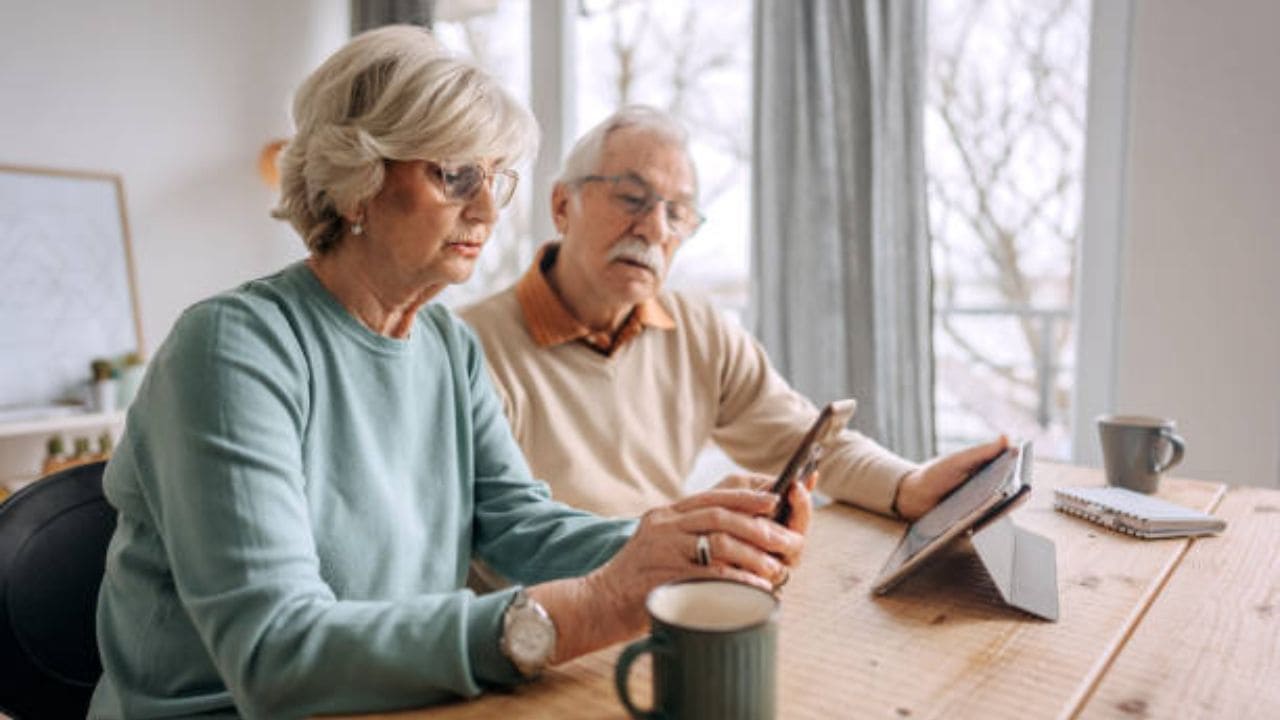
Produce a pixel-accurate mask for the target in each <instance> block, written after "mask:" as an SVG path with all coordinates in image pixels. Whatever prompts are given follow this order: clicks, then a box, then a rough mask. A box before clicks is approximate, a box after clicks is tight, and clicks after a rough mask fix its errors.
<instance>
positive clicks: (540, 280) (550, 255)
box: [516, 243, 676, 355]
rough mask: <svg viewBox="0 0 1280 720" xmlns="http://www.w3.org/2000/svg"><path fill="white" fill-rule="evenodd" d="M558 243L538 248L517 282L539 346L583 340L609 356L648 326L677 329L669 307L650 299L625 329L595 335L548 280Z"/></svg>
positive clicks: (519, 299) (638, 307)
mask: <svg viewBox="0 0 1280 720" xmlns="http://www.w3.org/2000/svg"><path fill="white" fill-rule="evenodd" d="M559 251H560V245H559V243H547V244H546V245H543V246H542V247H541V248H539V249H538V254H537V256H536V257H535V258H534V259H533V264H531V265H530V266H529V269H528V270H526V271H525V273H524V275H523V276H522V277H521V278H520V280H519V282H517V283H516V301H517V302H519V303H520V310H521V313H522V314H523V315H524V323H525V326H526V327H527V328H528V329H529V335H530V336H531V337H532V338H533V342H534V344H535V345H537V346H538V347H552V346H554V345H561V344H564V343H567V342H573V341H575V340H582V341H584V342H586V343H587V344H588V345H590V346H591V347H592V348H594V349H596V350H598V351H600V352H603V353H604V354H606V355H610V354H612V353H613V352H615V351H616V350H617V349H618V348H619V347H622V345H624V344H625V343H626V342H628V341H630V340H631V339H633V338H634V337H636V336H637V335H639V334H640V331H641V330H643V329H644V328H646V327H651V328H655V329H660V330H671V329H674V328H675V326H676V323H675V320H673V319H672V318H671V315H670V313H668V312H667V310H666V308H664V307H662V304H661V303H659V302H658V301H657V300H656V299H654V298H650V299H648V300H645V301H644V302H642V303H640V304H638V305H636V307H635V309H634V310H632V312H631V315H630V316H629V317H628V318H627V321H626V322H625V323H623V326H622V328H620V329H619V331H618V332H617V333H616V334H615V335H614V336H613V337H612V338H610V337H608V336H607V334H606V333H598V332H592V331H591V328H589V327H587V326H586V325H585V324H583V323H582V322H581V321H579V320H578V319H577V318H575V317H574V316H573V314H572V313H571V312H569V308H567V307H565V304H564V301H563V300H561V299H560V295H559V294H557V293H556V291H555V289H554V288H552V287H551V283H550V282H548V281H547V276H546V272H547V271H549V270H550V269H551V267H552V266H553V265H555V262H556V254H557V253H559Z"/></svg>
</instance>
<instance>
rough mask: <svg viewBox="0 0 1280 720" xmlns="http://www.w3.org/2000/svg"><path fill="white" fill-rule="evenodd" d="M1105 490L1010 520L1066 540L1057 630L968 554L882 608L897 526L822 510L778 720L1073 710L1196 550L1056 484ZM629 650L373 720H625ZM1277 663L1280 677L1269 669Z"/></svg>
mask: <svg viewBox="0 0 1280 720" xmlns="http://www.w3.org/2000/svg"><path fill="white" fill-rule="evenodd" d="M1101 483H1102V477H1101V474H1100V473H1099V472H1098V471H1096V470H1090V469H1084V468H1076V467H1071V466H1067V465H1058V464H1052V463H1038V464H1037V465H1036V467H1035V473H1034V476H1033V484H1034V486H1035V490H1034V491H1033V493H1032V495H1031V499H1030V501H1029V502H1027V503H1026V504H1025V505H1024V506H1023V507H1021V508H1020V509H1018V510H1017V511H1015V513H1014V515H1013V517H1014V520H1015V522H1017V523H1018V524H1019V525H1021V526H1023V527H1025V528H1027V529H1029V530H1032V531H1034V532H1038V533H1040V534H1042V535H1044V536H1046V537H1048V538H1050V539H1052V540H1053V541H1054V543H1055V544H1056V547H1057V564H1058V585H1059V592H1060V601H1061V618H1060V620H1059V621H1058V622H1056V623H1052V622H1047V621H1044V620H1040V619H1037V618H1034V617H1032V616H1030V615H1026V614H1024V613H1022V612H1020V611H1017V610H1014V609H1011V608H1008V607H1006V606H1004V605H1002V604H1001V603H1000V601H999V599H998V598H999V596H998V595H997V594H996V591H995V588H994V586H992V585H991V583H990V581H988V580H986V579H985V576H984V575H982V574H981V573H980V572H979V571H978V569H977V565H976V561H975V560H974V559H973V556H972V555H971V554H967V553H966V552H964V550H963V547H959V548H957V549H955V550H954V551H953V552H951V553H949V554H948V557H947V558H946V559H939V560H938V561H937V562H934V563H931V564H928V565H926V566H924V567H922V568H921V569H920V571H919V572H918V573H917V574H915V575H914V576H912V577H910V578H908V579H907V580H906V581H904V582H903V583H902V584H901V585H899V586H898V587H897V588H895V589H894V590H893V592H891V593H890V594H889V595H888V596H884V597H878V596H873V595H871V593H870V588H871V584H872V581H873V580H874V579H875V577H876V575H877V574H878V573H879V570H880V568H881V566H882V565H883V563H884V561H885V558H887V557H888V555H889V553H890V551H891V550H892V549H893V546H894V545H895V544H896V543H897V540H898V537H899V536H900V535H901V533H902V525H901V524H900V523H898V522H895V521H893V520H889V519H887V518H883V517H880V516H877V515H873V514H870V513H867V512H863V511H861V510H857V509H855V508H852V507H848V506H844V505H836V504H833V505H831V506H829V507H826V508H823V509H822V510H820V511H818V512H817V513H816V515H815V520H814V524H813V527H812V529H811V531H810V538H809V544H808V547H807V549H806V552H805V558H804V561H803V563H802V565H801V566H800V567H799V568H797V569H796V571H795V572H794V573H793V575H792V579H791V582H790V583H789V585H788V586H787V587H786V589H785V592H784V594H783V608H782V615H781V621H780V622H781V632H780V656H779V672H778V684H779V694H780V703H779V708H778V710H779V713H778V714H779V716H780V717H783V718H833V717H840V718H851V717H852V718H860V717H870V718H956V717H983V718H1027V717H1036V718H1048V717H1070V716H1072V715H1074V714H1076V713H1077V712H1078V711H1079V710H1080V708H1081V707H1083V705H1084V704H1085V702H1086V701H1088V700H1089V699H1090V697H1091V693H1092V692H1093V691H1094V689H1095V688H1096V687H1097V686H1098V684H1099V680H1100V679H1101V678H1102V675H1103V673H1104V672H1105V671H1106V670H1107V669H1108V668H1109V667H1110V660H1111V659H1112V658H1113V657H1114V656H1115V655H1116V653H1117V652H1118V651H1119V649H1120V648H1121V647H1122V646H1123V644H1124V642H1125V640H1126V639H1127V638H1128V637H1129V635H1130V633H1131V632H1132V630H1133V628H1134V627H1135V625H1136V623H1137V622H1138V621H1139V620H1140V619H1141V618H1142V616H1143V614H1144V612H1145V611H1146V609H1147V606H1148V605H1149V604H1150V603H1151V600H1152V599H1153V598H1154V597H1155V596H1156V594H1157V593H1158V592H1159V591H1160V590H1161V588H1162V587H1163V586H1164V584H1165V581H1166V580H1167V578H1168V577H1169V575H1170V573H1171V572H1172V571H1173V570H1174V568H1175V567H1176V566H1177V565H1178V563H1179V561H1180V560H1181V558H1182V556H1183V554H1184V552H1185V551H1186V549H1187V547H1188V544H1189V542H1190V541H1188V540H1184V539H1172V540H1158V541H1152V540H1140V539H1137V538H1133V537H1130V536H1127V535H1121V534H1119V533H1114V532H1110V531H1108V530H1105V529H1103V528H1100V527H1097V526H1095V525H1092V524H1090V523H1087V522H1085V521H1083V520H1080V519H1078V518H1074V517H1070V516H1067V515H1064V514H1062V513H1057V512H1054V511H1053V509H1052V488H1054V487H1058V486H1067V485H1099V484H1101ZM1222 493H1223V486H1221V485H1219V484H1213V483H1204V482H1197V481H1193V480H1180V479H1166V480H1165V481H1164V483H1163V485H1162V488H1161V492H1160V495H1161V496H1162V497H1165V498H1166V499H1169V500H1172V501H1174V502H1178V503H1181V504H1184V505H1187V506H1189V507H1194V508H1198V509H1202V510H1211V509H1212V508H1213V507H1214V506H1215V505H1216V504H1217V503H1218V501H1219V499H1220V498H1221V496H1222ZM1205 544H1206V545H1207V544H1208V543H1205ZM1271 547H1272V549H1273V550H1274V544H1273V545H1272V546H1271ZM1273 577H1274V574H1273ZM1272 588H1274V584H1273V585H1272ZM1252 602H1254V604H1255V605H1262V604H1264V603H1265V602H1270V603H1273V604H1274V603H1275V602H1276V599H1275V598H1274V596H1273V597H1272V599H1271V600H1269V601H1268V600H1265V599H1256V600H1254V601H1252ZM1276 612H1277V613H1280V608H1278V609H1277V611H1276ZM1256 614H1257V613H1256V612H1255V615H1256ZM1272 647H1273V651H1274V645H1273V646H1272ZM620 650H621V647H620V646H618V647H613V648H608V649H605V650H602V651H600V652H598V653H594V654H592V655H589V656H586V657H583V658H579V659H578V660H576V661H573V662H571V663H567V664H565V665H563V666H561V667H558V668H553V669H552V670H551V671H550V672H549V673H548V674H547V675H546V676H544V677H543V678H542V679H541V680H540V681H538V682H535V683H532V684H530V685H527V686H524V687H521V688H518V689H516V690H514V691H511V692H505V693H491V694H488V695H485V696H483V697H480V698H477V699H475V700H469V701H459V702H457V703H453V704H450V705H444V706H439V707H435V708H429V709H422V710H416V711H409V712H405V713H397V714H389V715H370V716H367V717H371V718H376V717H382V718H392V717H394V718H503V717H510V718H515V717H520V718H621V717H625V716H626V715H625V712H624V710H623V708H622V706H621V704H620V703H619V702H618V700H617V698H616V694H615V692H614V688H613V665H614V660H615V658H616V657H617V654H618V653H619V652H620ZM642 665H643V664H642V663H641V664H638V665H637V668H636V671H635V672H633V674H634V675H635V678H634V679H633V688H634V689H633V696H635V697H637V698H645V697H648V695H649V688H648V675H647V670H646V669H645V668H644V667H642ZM1270 667H1271V668H1272V669H1275V668H1276V663H1275V662H1274V660H1273V662H1272V663H1271V665H1270ZM1122 694H1123V693H1122Z"/></svg>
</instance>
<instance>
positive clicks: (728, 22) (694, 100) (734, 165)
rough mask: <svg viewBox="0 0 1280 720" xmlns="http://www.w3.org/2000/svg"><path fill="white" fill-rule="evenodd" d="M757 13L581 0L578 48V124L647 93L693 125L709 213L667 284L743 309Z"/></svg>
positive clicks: (726, 0)
mask: <svg viewBox="0 0 1280 720" xmlns="http://www.w3.org/2000/svg"><path fill="white" fill-rule="evenodd" d="M751 20H752V4H751V3H749V2H742V1H741V0H611V1H606V2H600V1H597V2H583V3H581V4H580V11H579V13H578V19H577V27H576V28H575V31H576V32H575V35H576V36H577V48H576V56H577V58H578V63H577V77H576V79H575V86H576V88H577V102H576V107H577V112H576V118H575V120H576V124H577V127H578V129H579V131H584V130H586V129H587V128H589V127H591V126H593V125H595V124H596V123H598V122H600V121H601V120H603V119H604V118H605V117H606V116H608V114H609V113H611V112H613V110H615V109H616V108H618V107H620V106H622V105H625V104H628V103H644V104H647V105H653V106H655V107H658V108H661V109H663V110H666V111H668V112H670V113H671V114H672V115H674V116H676V117H678V118H680V120H681V121H682V122H683V123H684V125H685V127H687V128H688V130H689V135H690V146H691V151H692V153H693V159H694V163H695V165H696V166H697V168H698V182H699V192H700V198H699V202H700V204H701V208H702V213H703V214H704V215H706V217H707V222H706V224H705V225H703V227H702V229H700V230H699V231H698V234H697V235H695V236H694V237H693V238H692V239H690V240H689V241H688V243H686V245H685V247H682V248H681V249H680V251H679V253H678V254H677V255H676V261H675V263H674V264H673V265H672V268H671V275H670V277H669V279H668V285H669V286H671V287H673V288H676V289H691V290H696V291H698V292H699V293H702V294H704V295H707V296H709V297H711V298H712V300H714V301H715V302H716V303H717V305H719V306H720V307H721V308H722V309H724V310H727V311H729V312H730V313H732V314H735V315H737V317H739V318H741V317H742V313H743V312H745V310H746V308H747V301H748V272H749V271H748V267H749V266H748V258H749V256H750V238H751V233H750V220H751V204H750V203H751V198H750V195H751V192H750V184H751Z"/></svg>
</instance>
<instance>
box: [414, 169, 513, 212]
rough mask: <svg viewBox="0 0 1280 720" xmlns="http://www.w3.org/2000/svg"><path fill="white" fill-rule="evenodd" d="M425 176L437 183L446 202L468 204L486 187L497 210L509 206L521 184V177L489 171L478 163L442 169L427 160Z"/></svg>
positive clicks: (504, 171)
mask: <svg viewBox="0 0 1280 720" xmlns="http://www.w3.org/2000/svg"><path fill="white" fill-rule="evenodd" d="M427 172H428V173H430V174H431V176H432V177H434V178H435V179H436V180H437V181H438V182H439V183H440V188H441V190H443V191H444V197H445V199H446V200H448V201H449V202H456V203H464V204H465V203H469V202H471V201H472V200H475V198H476V196H477V195H479V194H480V191H481V190H482V189H484V187H485V185H486V183H488V184H489V192H490V194H491V195H492V196H493V204H494V205H495V206H496V207H499V208H503V207H506V206H507V204H508V203H510V202H511V198H512V197H513V196H515V194H516V183H517V182H519V181H520V174H519V173H517V172H516V171H515V170H488V169H486V168H485V167H484V166H483V165H480V164H478V163H466V164H463V165H444V164H441V163H438V162H432V161H430V160H428V161H427ZM490 181H491V182H490Z"/></svg>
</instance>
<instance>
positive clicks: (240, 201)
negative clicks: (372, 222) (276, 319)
mask: <svg viewBox="0 0 1280 720" xmlns="http://www.w3.org/2000/svg"><path fill="white" fill-rule="evenodd" d="M347 7H348V5H347V2H346V1H345V0H271V1H270V2H261V1H259V0H218V1H217V2H208V1H201V2H175V1H174V0H113V1H112V2H101V0H57V1H56V2H30V1H29V0H0V98H3V99H4V107H5V110H4V112H2V113H0V163H3V164H23V165H39V166H50V167H62V168H77V169H90V170H101V171H109V172H116V173H120V174H121V175H122V176H123V177H124V184H125V193H126V200H127V204H128V211H129V221H130V226H131V230H132V236H133V250H134V257H135V263H136V268H135V269H136V272H137V278H138V284H139V286H140V287H139V288H138V290H139V293H140V295H141V301H142V302H141V304H142V322H143V334H144V336H145V339H146V342H147V345H148V349H151V350H153V349H154V348H155V347H156V345H157V344H159V341H160V340H162V339H163V337H164V335H165V334H166V333H167V332H168V330H169V327H170V326H171V325H172V324H173V321H174V319H175V318H176V317H177V315H178V313H179V312H181V310H182V309H183V308H184V307H186V306H187V305H189V304H191V303H192V302H193V301H195V300H198V299H200V298H202V297H204V296H206V295H209V294H211V293H213V292H216V291H218V290H221V289H224V288H227V287H230V286H232V285H234V284H236V283H238V282H240V281H242V280H245V279H248V278H251V277H254V276H255V275H258V274H261V273H264V272H266V271H268V270H270V269H272V268H275V267H277V266H280V265H281V264H283V263H285V262H287V261H289V260H291V259H293V258H296V257H300V256H301V255H302V245H301V243H300V241H298V240H297V239H296V236H294V235H293V234H292V233H291V231H289V230H288V228H287V226H286V225H284V224H283V223H280V222H277V221H275V220H271V219H270V218H269V217H268V216H267V210H268V209H269V208H270V206H271V204H272V202H273V197H272V194H271V193H270V192H269V191H268V189H267V187H266V186H265V185H264V184H263V183H262V181H261V180H259V178H258V175H257V171H256V167H257V164H256V159H257V154H258V151H259V149H260V148H261V147H262V145H263V144H264V143H265V142H266V141H268V140H270V139H272V138H277V137H284V136H285V135H286V134H287V133H288V130H289V121H288V107H289V98H290V96H291V95H292V92H293V90H294V88H295V87H296V86H297V84H298V83H299V82H300V81H301V80H302V78H303V77H305V75H306V73H307V72H308V71H309V70H310V69H311V68H313V67H314V66H315V65H316V64H317V63H318V62H319V61H320V60H322V59H323V58H324V57H325V56H326V55H328V54H329V53H330V52H332V50H333V49H335V48H336V47H338V46H339V45H340V44H341V43H342V42H343V41H344V40H345V39H346V35H347V30H348V22H349V15H348V9H347Z"/></svg>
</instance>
